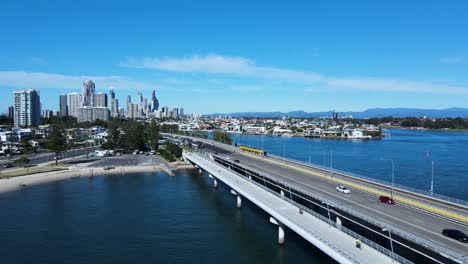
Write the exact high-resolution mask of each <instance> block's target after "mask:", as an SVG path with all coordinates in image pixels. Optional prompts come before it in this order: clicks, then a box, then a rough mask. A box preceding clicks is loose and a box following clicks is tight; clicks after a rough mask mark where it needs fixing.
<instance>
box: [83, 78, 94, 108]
mask: <svg viewBox="0 0 468 264" xmlns="http://www.w3.org/2000/svg"><path fill="white" fill-rule="evenodd" d="M82 89H83V90H82V91H83V92H82V95H83V98H82V99H83V103H82V106H94V93H95V91H96V85H95V84H94V83H93V82H92V81H91V80H86V81H85V82H84V83H83V86H82Z"/></svg>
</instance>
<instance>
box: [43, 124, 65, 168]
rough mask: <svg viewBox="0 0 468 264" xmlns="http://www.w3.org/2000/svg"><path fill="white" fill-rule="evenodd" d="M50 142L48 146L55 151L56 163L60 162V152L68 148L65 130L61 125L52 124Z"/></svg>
mask: <svg viewBox="0 0 468 264" xmlns="http://www.w3.org/2000/svg"><path fill="white" fill-rule="evenodd" d="M48 139H49V142H48V143H47V145H46V148H47V149H48V150H50V151H52V152H54V153H55V165H57V164H58V156H59V154H60V153H61V152H62V151H64V150H66V139H65V131H64V130H63V127H61V126H60V125H52V127H51V129H50V132H49V137H48Z"/></svg>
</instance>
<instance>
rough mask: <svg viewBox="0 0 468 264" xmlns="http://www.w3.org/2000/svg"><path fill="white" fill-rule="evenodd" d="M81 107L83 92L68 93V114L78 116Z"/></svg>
mask: <svg viewBox="0 0 468 264" xmlns="http://www.w3.org/2000/svg"><path fill="white" fill-rule="evenodd" d="M80 107H81V94H79V93H69V94H68V114H69V115H70V116H74V117H76V118H78V108H80Z"/></svg>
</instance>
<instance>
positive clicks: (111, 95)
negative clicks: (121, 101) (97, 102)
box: [109, 88, 115, 100]
mask: <svg viewBox="0 0 468 264" xmlns="http://www.w3.org/2000/svg"><path fill="white" fill-rule="evenodd" d="M109 95H110V99H111V100H112V99H114V98H115V92H114V89H113V88H110V89H109Z"/></svg>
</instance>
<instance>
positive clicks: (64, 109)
mask: <svg viewBox="0 0 468 264" xmlns="http://www.w3.org/2000/svg"><path fill="white" fill-rule="evenodd" d="M60 116H68V105H67V95H66V94H61V95H60Z"/></svg>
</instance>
